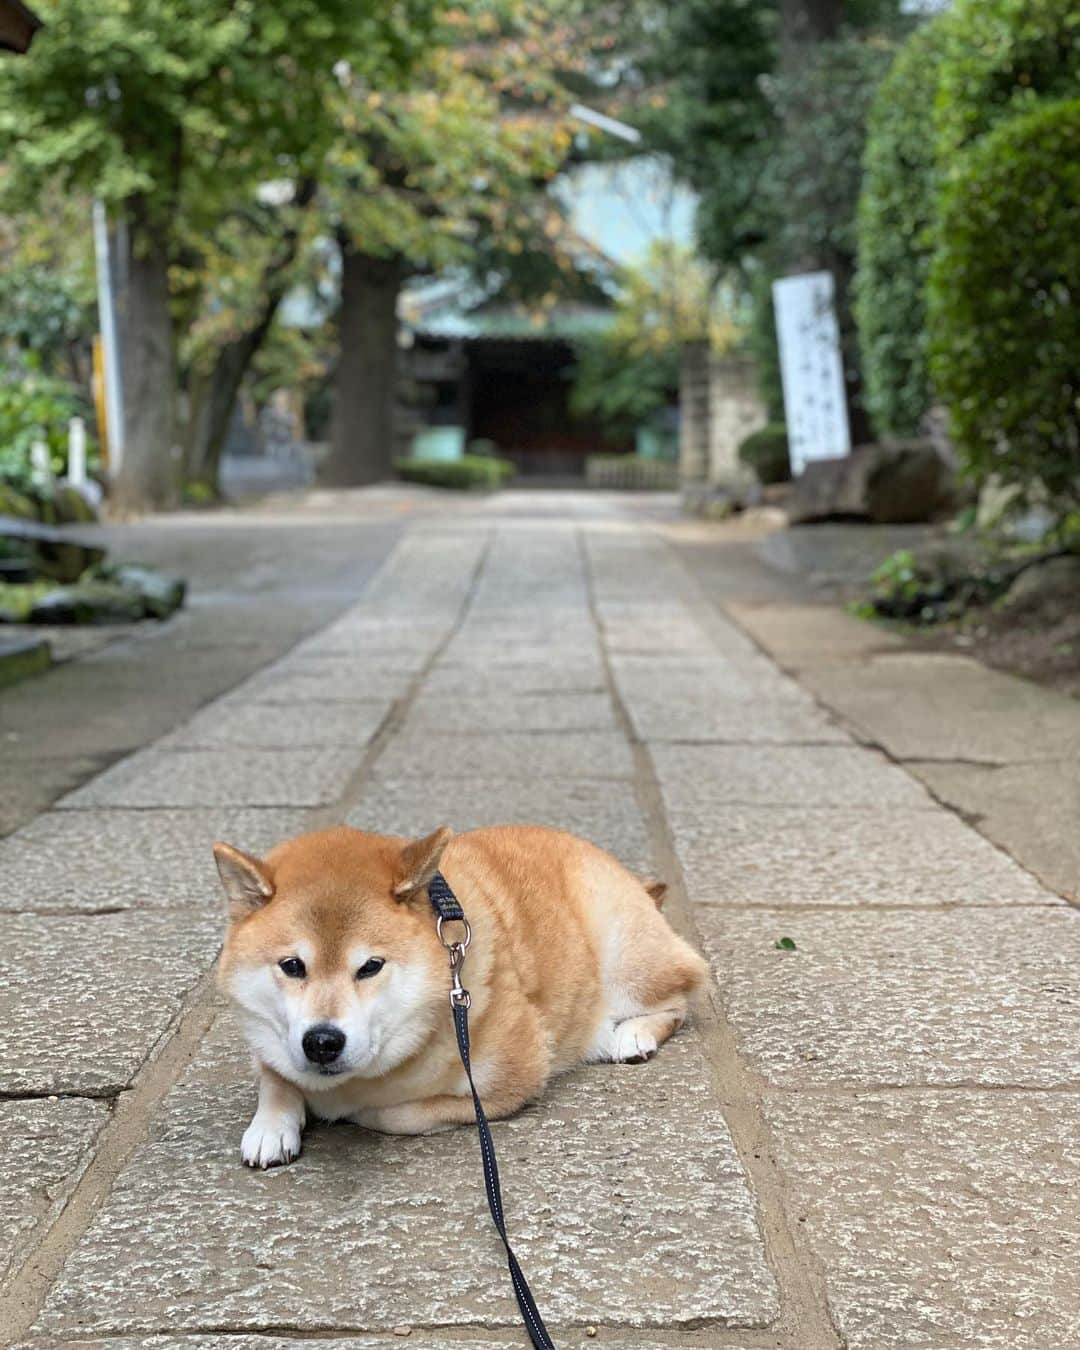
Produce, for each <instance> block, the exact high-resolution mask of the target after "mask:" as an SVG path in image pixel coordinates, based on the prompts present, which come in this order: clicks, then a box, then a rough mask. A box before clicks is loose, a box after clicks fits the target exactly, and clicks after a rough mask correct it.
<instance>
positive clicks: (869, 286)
mask: <svg viewBox="0 0 1080 1350" xmlns="http://www.w3.org/2000/svg"><path fill="white" fill-rule="evenodd" d="M951 18H952V16H951V15H942V16H941V17H939V18H938V19H936V20H934V21H933V22H931V23H927V24H924V25H922V27H920V28H918V29H917V30H916V31H915V32H914V33H913V34H912V36H911V37H910V38H909V39H908V40H907V42H905V44H904V46H903V47H902V48H901V50H900V53H899V55H898V56H897V58H896V60H895V61H894V62H893V65H892V67H891V69H890V70H889V73H888V75H887V76H886V77H885V80H884V82H883V83H882V85H881V87H880V89H879V90H878V93H877V97H876V98H875V100H874V104H873V107H872V109H871V112H870V123H869V135H868V139H867V144H866V154H865V156H864V159H863V187H862V192H861V194H860V197H859V208H858V216H857V224H856V229H857V233H858V247H859V266H858V272H857V273H856V277H855V287H854V289H855V323H856V327H857V329H858V335H859V351H860V354H861V357H862V371H863V379H864V381H865V389H864V395H863V396H864V399H865V401H866V406H867V410H868V411H869V413H870V417H871V419H872V421H873V423H874V429H875V430H876V431H877V433H878V435H879V436H912V435H915V434H916V433H917V432H918V430H919V428H920V424H921V422H922V419H923V417H924V416H925V414H926V413H927V411H928V410H929V408H930V405H931V402H932V400H933V391H932V388H931V384H930V371H929V360H928V356H929V353H928V349H927V348H928V342H927V335H926V278H927V275H928V273H929V271H930V260H931V258H932V256H933V248H934V238H933V235H934V229H933V227H934V219H935V208H936V203H937V193H938V181H937V178H938V176H937V170H936V156H935V152H934V138H933V136H932V135H931V134H930V133H929V131H928V127H927V117H928V113H929V111H930V109H932V107H933V105H934V99H935V97H936V94H937V88H938V83H939V78H940V69H941V61H942V56H943V52H944V48H945V43H946V38H947V31H946V30H947V26H948V24H949V23H950V22H951Z"/></svg>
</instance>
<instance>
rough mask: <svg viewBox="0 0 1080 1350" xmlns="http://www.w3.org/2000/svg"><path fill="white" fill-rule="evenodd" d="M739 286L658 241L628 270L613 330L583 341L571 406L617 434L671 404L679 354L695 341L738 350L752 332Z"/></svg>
mask: <svg viewBox="0 0 1080 1350" xmlns="http://www.w3.org/2000/svg"><path fill="white" fill-rule="evenodd" d="M745 322H746V315H745V304H744V303H743V297H742V295H741V293H740V291H739V289H738V288H737V287H733V286H732V285H731V284H730V283H728V284H725V285H718V284H717V280H716V277H715V273H714V269H713V268H711V267H710V266H709V265H708V264H706V263H705V262H704V261H703V260H702V259H701V257H700V256H699V255H697V254H696V253H694V252H693V250H691V249H687V248H686V247H684V246H681V245H678V244H673V243H670V242H666V241H665V242H658V243H655V244H654V245H653V246H652V248H651V249H650V250H649V252H648V254H647V256H646V257H645V259H644V260H643V262H642V263H641V265H640V266H638V267H634V268H631V269H629V270H627V271H626V272H625V273H624V275H623V277H622V288H621V291H620V294H619V298H618V301H617V302H616V306H615V316H614V320H613V322H612V325H611V327H610V329H609V330H608V331H607V332H605V333H602V334H598V335H597V336H596V337H593V338H591V339H589V340H586V341H584V342H582V343H580V344H579V348H578V369H577V375H576V379H575V383H574V389H573V392H572V394H571V408H572V410H573V411H574V412H575V413H577V414H578V415H579V416H592V417H595V418H596V419H597V420H598V421H599V422H600V423H601V425H603V426H604V427H605V428H606V429H607V431H608V433H609V435H610V436H611V437H612V439H615V438H618V437H621V436H625V435H627V434H628V433H629V432H632V431H634V430H635V428H637V427H638V426H640V425H641V424H642V423H644V422H646V421H648V419H649V418H650V416H652V415H653V414H654V413H656V412H658V411H659V410H660V409H661V408H663V407H665V406H666V404H667V403H668V401H669V399H670V396H671V394H672V392H673V391H674V390H676V389H677V388H678V385H679V354H680V350H681V348H682V347H683V346H684V345H685V344H686V343H690V342H707V343H708V344H709V346H710V347H711V348H712V349H713V351H716V352H725V351H729V350H731V348H732V347H734V346H735V345H736V344H737V343H738V342H739V341H740V340H741V339H742V338H743V336H744V333H745Z"/></svg>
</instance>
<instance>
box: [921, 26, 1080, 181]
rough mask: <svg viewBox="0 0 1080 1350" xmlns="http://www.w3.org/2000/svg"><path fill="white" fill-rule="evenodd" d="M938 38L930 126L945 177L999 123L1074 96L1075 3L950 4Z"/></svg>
mask: <svg viewBox="0 0 1080 1350" xmlns="http://www.w3.org/2000/svg"><path fill="white" fill-rule="evenodd" d="M943 31H944V35H945V45H944V52H943V57H942V61H941V70H940V77H941V78H940V82H939V84H938V91H937V98H936V101H935V106H934V123H935V129H936V138H937V153H938V159H939V162H940V163H941V165H942V169H943V172H944V173H945V174H947V175H948V174H950V173H951V171H952V167H953V165H954V163H956V159H955V157H956V155H957V152H958V151H960V150H962V149H963V148H964V147H965V146H967V145H969V144H971V143H972V142H973V141H974V140H976V139H977V138H978V137H980V136H983V135H985V134H986V132H988V131H990V130H992V129H993V128H994V127H995V126H997V125H998V123H999V122H1000V121H1001V120H1002V119H1003V118H1006V117H1013V116H1016V115H1022V114H1025V113H1028V112H1031V111H1032V110H1033V109H1034V108H1035V106H1036V105H1037V104H1038V103H1040V102H1045V101H1046V100H1047V99H1049V98H1052V99H1065V98H1076V97H1078V96H1080V70H1078V63H1077V51H1078V48H1080V7H1078V6H1077V4H1076V0H957V3H956V4H955V5H954V6H953V8H952V10H951V11H950V12H949V14H948V16H947V20H946V23H945V27H944V30H943Z"/></svg>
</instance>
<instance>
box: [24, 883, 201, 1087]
mask: <svg viewBox="0 0 1080 1350" xmlns="http://www.w3.org/2000/svg"><path fill="white" fill-rule="evenodd" d="M222 928H223V923H222V919H221V917H220V915H219V914H218V913H217V912H207V911H205V910H190V909H173V910H157V911H154V912H146V913H139V912H136V911H134V910H124V911H122V912H120V913H117V914H95V915H90V916H83V915H55V914H53V915H46V914H11V915H8V916H6V917H5V919H4V941H3V945H2V946H0V1093H6V1094H9V1095H17V1094H20V1093H22V1094H28V1093H76V1094H85V1095H93V1096H102V1095H106V1094H111V1093H114V1092H119V1091H120V1090H121V1089H123V1088H125V1087H127V1086H128V1084H129V1083H130V1082H131V1080H132V1078H133V1077H134V1075H135V1073H136V1071H137V1070H138V1068H139V1066H140V1065H141V1064H142V1062H143V1061H144V1060H145V1058H146V1057H147V1055H148V1054H149V1053H150V1051H151V1050H152V1049H153V1047H154V1045H155V1043H156V1042H157V1040H158V1038H159V1037H160V1035H161V1034H162V1032H163V1031H165V1029H166V1027H167V1026H168V1025H169V1023H170V1021H171V1020H172V1018H173V1017H174V1016H175V1014H176V1012H177V1010H178V1009H179V1007H180V1005H181V1003H182V1002H183V1000H184V997H185V995H186V994H187V991H188V990H189V989H190V988H191V986H192V985H194V984H195V983H196V982H197V981H198V980H199V979H200V978H201V977H202V975H203V973H204V972H205V971H206V969H207V968H208V967H209V965H210V964H211V962H212V961H213V960H214V957H215V956H216V955H217V951H218V947H219V946H220V941H221V934H222Z"/></svg>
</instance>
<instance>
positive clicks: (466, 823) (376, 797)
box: [346, 775, 653, 875]
mask: <svg viewBox="0 0 1080 1350" xmlns="http://www.w3.org/2000/svg"><path fill="white" fill-rule="evenodd" d="M346 819H347V823H348V824H349V825H354V826H356V828H357V829H361V830H370V831H371V832H372V833H375V834H404V835H411V836H420V835H425V834H429V833H430V832H431V831H432V830H433V829H435V828H436V827H437V826H439V825H443V824H447V825H450V826H451V828H452V829H454V830H457V831H462V830H475V829H480V828H481V827H482V826H485V825H547V826H550V828H552V829H556V830H569V831H570V833H571V834H576V835H580V836H581V838H583V839H588V840H590V841H591V842H592V843H594V844H597V845H599V847H600V848H604V849H607V850H608V852H609V853H613V854H614V855H615V856H616V857H617V858H618V859H619V861H620V862H622V864H623V865H624V866H625V867H629V868H630V869H631V871H636V872H639V873H641V874H642V875H645V874H646V873H651V872H652V870H653V860H652V851H651V849H650V846H649V832H648V827H647V825H646V823H645V820H644V817H643V816H642V814H641V809H640V807H639V806H638V803H637V799H636V796H635V794H634V789H633V787H632V785H631V784H629V783H620V782H610V781H604V780H593V781H590V780H589V779H582V778H574V779H569V780H567V781H566V782H551V781H550V780H546V779H539V778H538V779H536V780H535V781H533V782H521V781H515V780H512V779H505V778H496V779H490V778H481V779H475V778H458V779H455V780H454V784H453V789H452V790H451V791H447V789H446V787H445V786H444V785H443V784H442V783H441V782H440V781H439V777H438V775H433V776H432V777H429V778H405V779H401V780H398V781H394V780H389V781H388V780H386V779H380V780H379V781H377V782H373V783H368V784H367V785H366V786H365V787H364V788H363V789H362V790H361V792H360V795H359V797H358V799H357V803H356V805H354V806H353V807H352V808H351V809H350V811H349V814H348V816H347V818H346Z"/></svg>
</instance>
